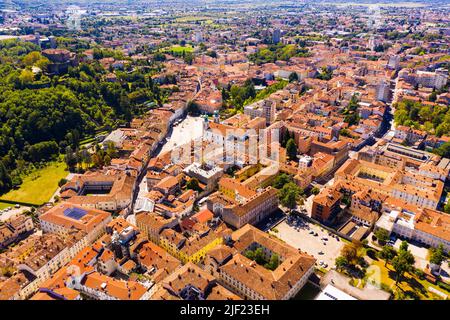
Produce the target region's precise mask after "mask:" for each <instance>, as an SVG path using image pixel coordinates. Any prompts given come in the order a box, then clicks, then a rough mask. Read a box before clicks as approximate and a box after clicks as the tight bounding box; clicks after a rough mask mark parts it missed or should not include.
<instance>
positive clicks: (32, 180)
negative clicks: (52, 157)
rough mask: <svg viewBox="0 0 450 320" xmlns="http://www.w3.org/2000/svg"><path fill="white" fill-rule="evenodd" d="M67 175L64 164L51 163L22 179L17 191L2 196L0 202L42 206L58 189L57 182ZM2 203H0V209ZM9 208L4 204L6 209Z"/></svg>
mask: <svg viewBox="0 0 450 320" xmlns="http://www.w3.org/2000/svg"><path fill="white" fill-rule="evenodd" d="M67 174H68V171H66V164H65V163H64V162H52V163H50V164H49V165H48V166H46V167H45V168H43V169H39V170H36V171H34V172H33V173H31V174H30V175H28V176H26V177H24V178H23V183H22V185H21V186H20V188H19V189H17V190H11V191H10V192H8V193H6V194H4V195H2V196H1V197H0V200H10V201H19V202H28V203H34V204H42V203H44V202H47V201H48V200H50V198H51V196H52V195H53V193H54V192H55V191H56V189H57V188H58V182H59V180H61V179H62V178H65V177H66V176H67ZM3 205H5V204H4V203H0V209H1V208H2V206H3ZM9 206H11V205H10V204H6V205H5V208H6V207H9Z"/></svg>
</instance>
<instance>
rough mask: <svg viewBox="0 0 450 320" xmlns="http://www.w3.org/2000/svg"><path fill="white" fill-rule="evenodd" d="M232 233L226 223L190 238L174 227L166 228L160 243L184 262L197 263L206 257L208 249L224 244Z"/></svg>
mask: <svg viewBox="0 0 450 320" xmlns="http://www.w3.org/2000/svg"><path fill="white" fill-rule="evenodd" d="M230 234H231V230H230V229H228V228H227V227H226V226H225V224H222V225H220V226H218V227H217V228H216V229H214V230H213V229H208V230H207V231H206V232H203V233H202V234H195V235H193V236H191V237H189V238H186V237H185V236H184V235H182V234H181V233H179V232H177V231H175V230H173V229H165V230H163V232H162V233H161V236H160V241H159V245H160V246H161V247H162V248H164V249H165V250H166V251H167V252H169V253H170V254H171V255H172V256H174V257H176V258H178V259H179V260H181V261H182V262H183V263H187V262H192V263H195V264H197V263H199V262H200V261H202V260H203V259H204V258H205V256H206V253H208V251H210V250H211V249H213V248H215V247H216V246H217V245H219V244H222V243H223V242H224V239H225V238H226V237H227V236H229V235H230Z"/></svg>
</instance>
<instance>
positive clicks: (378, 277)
mask: <svg viewBox="0 0 450 320" xmlns="http://www.w3.org/2000/svg"><path fill="white" fill-rule="evenodd" d="M430 252H434V261H433V258H431V259H430V261H433V263H435V264H437V265H441V264H442V263H446V260H447V257H446V255H445V253H444V252H443V251H442V249H439V248H438V249H435V248H434V249H430ZM431 256H433V254H431ZM414 264H415V258H414V256H413V255H412V254H411V252H410V251H409V249H408V244H407V242H406V241H403V242H402V244H401V246H400V249H399V250H398V251H397V250H395V249H394V248H393V247H391V246H389V245H385V246H383V248H382V250H380V251H377V250H375V249H374V248H369V247H367V246H366V245H365V244H363V243H361V242H357V241H354V242H350V243H346V244H345V246H344V247H343V248H342V251H341V255H340V256H339V257H338V258H336V270H337V271H339V272H341V273H343V274H345V275H346V276H348V277H349V278H350V280H349V284H350V285H352V286H354V287H357V288H360V289H363V288H365V287H366V286H367V285H369V284H370V285H373V286H376V287H378V288H381V289H382V290H384V291H387V292H390V293H391V294H392V298H393V299H395V300H416V299H417V300H419V299H420V300H442V299H448V297H450V289H449V287H450V286H449V285H448V284H446V283H444V282H442V281H441V280H440V279H437V280H436V281H435V282H433V283H432V282H430V281H429V279H427V276H426V274H425V272H424V271H422V270H420V269H418V268H416V267H415V266H414Z"/></svg>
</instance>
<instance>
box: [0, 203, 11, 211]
mask: <svg viewBox="0 0 450 320" xmlns="http://www.w3.org/2000/svg"><path fill="white" fill-rule="evenodd" d="M8 207H12V204H9V203H4V202H0V210H3V209H6V208H8Z"/></svg>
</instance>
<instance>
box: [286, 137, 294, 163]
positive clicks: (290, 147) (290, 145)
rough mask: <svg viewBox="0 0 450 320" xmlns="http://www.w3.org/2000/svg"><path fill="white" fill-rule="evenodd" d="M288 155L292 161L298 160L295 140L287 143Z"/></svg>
mask: <svg viewBox="0 0 450 320" xmlns="http://www.w3.org/2000/svg"><path fill="white" fill-rule="evenodd" d="M286 153H287V155H288V157H289V159H290V160H296V159H297V145H296V144H295V140H294V139H292V138H290V139H289V140H288V142H287V143H286Z"/></svg>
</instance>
